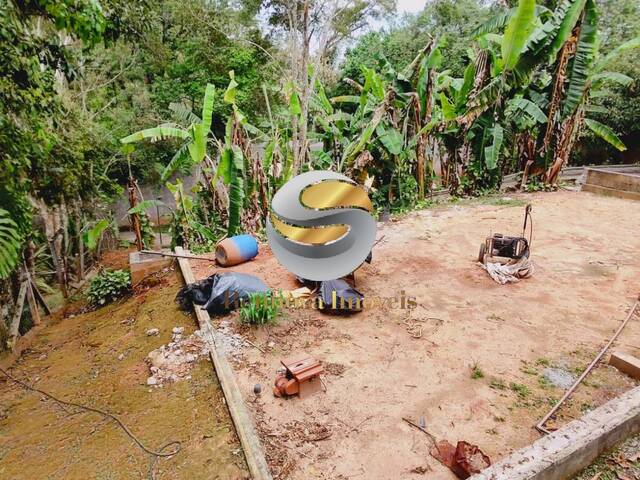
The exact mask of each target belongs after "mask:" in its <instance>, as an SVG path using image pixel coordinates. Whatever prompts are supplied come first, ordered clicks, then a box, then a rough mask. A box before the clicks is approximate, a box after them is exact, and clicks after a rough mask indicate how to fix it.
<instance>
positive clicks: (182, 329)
mask: <svg viewBox="0 0 640 480" xmlns="http://www.w3.org/2000/svg"><path fill="white" fill-rule="evenodd" d="M172 332H173V333H179V334H180V335H182V334H183V333H184V327H173V330H172Z"/></svg>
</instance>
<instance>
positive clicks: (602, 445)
mask: <svg viewBox="0 0 640 480" xmlns="http://www.w3.org/2000/svg"><path fill="white" fill-rule="evenodd" d="M638 432H640V387H636V388H634V389H633V390H630V391H628V392H626V393H624V394H623V395H621V396H620V397H618V398H614V399H613V400H611V401H609V402H607V403H605V404H604V405H602V406H601V407H598V408H596V409H595V410H593V411H591V412H589V413H587V414H586V415H585V416H583V417H582V418H579V419H577V420H574V421H572V422H570V423H568V424H567V425H565V426H564V427H562V428H560V429H558V430H556V431H555V432H552V433H550V434H549V435H546V436H545V437H543V438H541V439H540V440H537V441H536V442H534V443H533V444H531V445H529V446H528V447H525V448H523V449H521V450H518V451H517V452H515V453H513V454H512V455H510V456H508V457H507V458H505V459H503V460H501V461H500V462H498V463H496V464H494V465H492V466H491V467H489V468H487V469H486V470H483V471H482V472H481V473H478V474H476V475H474V476H472V477H470V480H555V479H562V478H572V477H573V475H575V474H576V473H578V472H580V471H581V470H583V469H584V468H586V467H587V466H589V465H590V464H591V463H592V462H593V461H594V460H595V459H596V458H597V457H598V456H599V455H600V454H601V453H603V452H605V451H607V450H610V449H611V448H613V447H614V446H615V445H616V444H617V443H618V442H620V441H622V440H624V439H626V438H628V437H630V436H632V435H635V434H637V433H638Z"/></svg>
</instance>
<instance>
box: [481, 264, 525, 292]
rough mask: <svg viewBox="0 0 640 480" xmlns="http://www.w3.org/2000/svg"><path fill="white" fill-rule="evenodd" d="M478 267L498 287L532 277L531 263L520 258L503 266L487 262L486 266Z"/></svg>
mask: <svg viewBox="0 0 640 480" xmlns="http://www.w3.org/2000/svg"><path fill="white" fill-rule="evenodd" d="M480 265H481V266H482V268H484V269H485V270H486V271H487V273H488V274H489V275H490V276H491V278H493V279H494V280H495V281H496V282H498V283H499V284H500V285H504V284H505V283H509V282H517V281H519V280H520V279H521V278H527V277H530V276H531V275H533V262H532V261H531V260H530V259H528V258H526V257H522V258H521V259H520V260H511V261H510V262H508V263H505V264H502V263H491V262H487V263H486V265H485V264H483V263H481V264H480Z"/></svg>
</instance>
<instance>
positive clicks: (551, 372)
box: [542, 368, 576, 390]
mask: <svg viewBox="0 0 640 480" xmlns="http://www.w3.org/2000/svg"><path fill="white" fill-rule="evenodd" d="M542 375H543V377H544V378H545V379H546V380H547V381H548V382H549V383H551V384H552V385H553V386H554V387H558V388H562V389H564V390H567V389H568V388H570V387H571V385H573V383H574V382H575V381H576V379H575V378H574V376H573V375H572V374H571V373H569V372H567V371H566V370H562V369H561V368H545V369H544V372H543V374H542Z"/></svg>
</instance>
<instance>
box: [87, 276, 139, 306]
mask: <svg viewBox="0 0 640 480" xmlns="http://www.w3.org/2000/svg"><path fill="white" fill-rule="evenodd" d="M129 290H131V274H130V273H129V272H128V271H126V270H103V271H101V272H100V273H98V274H97V275H96V276H95V277H94V278H93V279H92V280H91V285H90V286H89V290H88V291H87V299H88V300H89V302H90V303H91V304H92V305H93V306H96V307H102V306H104V305H106V304H108V303H111V302H113V301H114V300H117V299H118V298H121V297H122V296H124V295H125V294H126V293H127V292H128V291H129Z"/></svg>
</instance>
